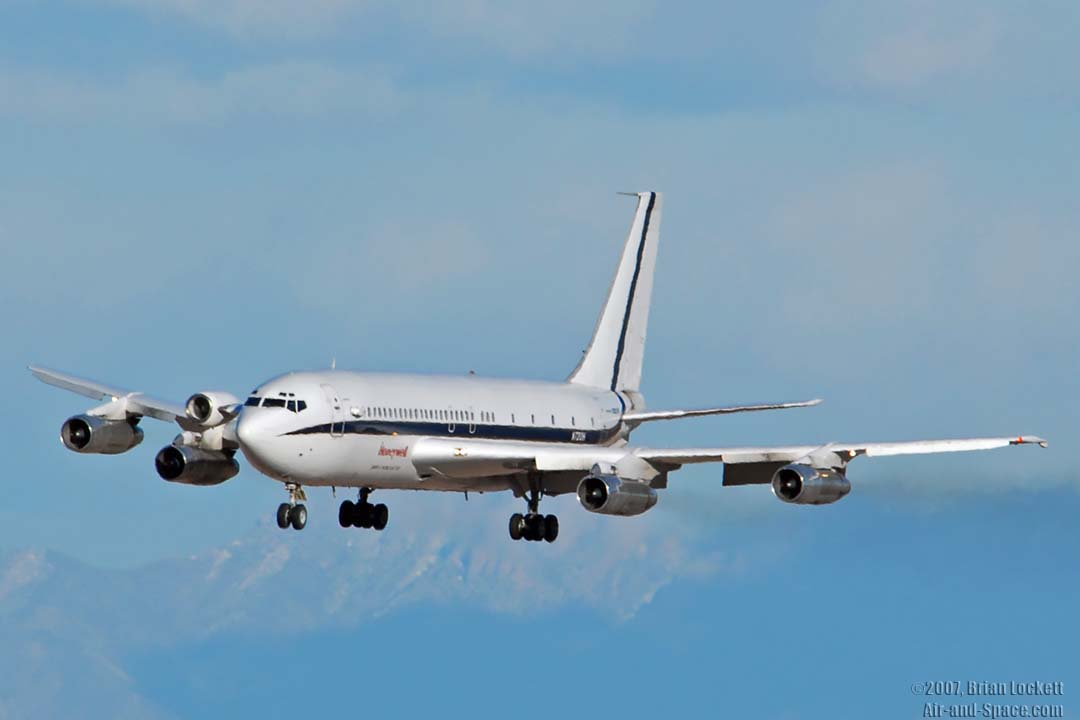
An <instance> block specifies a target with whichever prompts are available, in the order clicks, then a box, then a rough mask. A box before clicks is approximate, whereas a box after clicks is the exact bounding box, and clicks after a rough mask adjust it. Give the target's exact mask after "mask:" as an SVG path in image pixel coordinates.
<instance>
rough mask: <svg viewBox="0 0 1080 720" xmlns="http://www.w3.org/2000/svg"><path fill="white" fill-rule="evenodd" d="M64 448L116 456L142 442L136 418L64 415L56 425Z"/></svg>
mask: <svg viewBox="0 0 1080 720" xmlns="http://www.w3.org/2000/svg"><path fill="white" fill-rule="evenodd" d="M60 439H61V440H62V441H63V443H64V447H66V448H67V449H68V450H74V451H75V452H77V453H95V454H100V455H119V454H120V453H122V452H127V451H128V450H130V449H131V448H133V447H135V446H136V445H138V444H139V443H141V442H142V441H143V431H142V429H140V428H139V426H138V420H107V419H105V418H100V417H95V416H93V415H76V416H75V417H72V418H68V419H67V421H66V422H65V423H64V425H63V427H61V428H60Z"/></svg>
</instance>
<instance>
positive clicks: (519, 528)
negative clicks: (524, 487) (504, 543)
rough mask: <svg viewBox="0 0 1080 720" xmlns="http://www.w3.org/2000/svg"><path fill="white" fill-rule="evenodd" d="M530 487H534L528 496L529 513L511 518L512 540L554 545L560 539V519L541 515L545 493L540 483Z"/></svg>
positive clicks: (518, 514)
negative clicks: (541, 498)
mask: <svg viewBox="0 0 1080 720" xmlns="http://www.w3.org/2000/svg"><path fill="white" fill-rule="evenodd" d="M530 485H531V486H532V487H531V489H530V491H529V494H528V496H527V500H528V503H529V512H528V513H526V514H525V515H522V514H521V513H514V514H513V515H511V516H510V539H511V540H531V541H533V542H539V541H540V540H547V541H548V542H549V543H553V542H555V539H556V538H558V537H559V518H557V517H555V516H554V515H541V514H540V496H541V495H542V494H543V491H542V490H541V489H540V483H539V481H534V482H530Z"/></svg>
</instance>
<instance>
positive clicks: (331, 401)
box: [322, 385, 345, 438]
mask: <svg viewBox="0 0 1080 720" xmlns="http://www.w3.org/2000/svg"><path fill="white" fill-rule="evenodd" d="M322 389H323V394H324V395H325V396H326V402H327V404H328V405H330V437H336V438H337V437H341V436H342V435H344V434H345V410H344V408H343V407H342V404H341V396H340V395H338V391H337V390H335V389H334V388H333V387H332V386H330V385H323V386H322Z"/></svg>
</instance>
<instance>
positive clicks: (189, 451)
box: [154, 445, 240, 485]
mask: <svg viewBox="0 0 1080 720" xmlns="http://www.w3.org/2000/svg"><path fill="white" fill-rule="evenodd" d="M154 467H155V468H157V473H158V475H160V476H161V479H162V480H168V481H169V482H175V483H181V484H182V485H220V484H221V483H223V482H225V481H226V480H228V479H229V478H232V477H236V474H237V473H239V472H240V464H239V463H238V462H236V460H234V459H233V453H231V452H225V451H218V450H200V449H199V448H193V447H176V446H175V445H169V446H168V447H165V448H162V450H161V452H159V453H158V454H157V457H156V458H154Z"/></svg>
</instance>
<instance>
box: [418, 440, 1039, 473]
mask: <svg viewBox="0 0 1080 720" xmlns="http://www.w3.org/2000/svg"><path fill="white" fill-rule="evenodd" d="M1030 444H1036V445H1040V446H1042V447H1046V446H1047V442H1046V440H1044V439H1042V438H1040V437H1036V436H1034V435H1024V436H1012V437H997V438H969V439H961V440H915V441H908V442H872V443H828V444H826V445H785V446H776V447H732V448H681V449H680V448H675V449H657V448H642V447H638V448H635V447H628V446H623V447H597V446H588V445H570V444H565V443H534V442H507V441H498V440H472V439H469V438H443V437H427V438H423V439H421V440H420V441H419V442H418V443H416V445H415V447H414V448H413V449H412V451H411V453H410V455H411V457H412V461H413V464H414V465H415V466H416V468H417V470H418V472H420V474H421V475H424V474H438V475H443V476H446V477H456V478H469V477H492V476H497V475H507V474H514V473H523V472H529V471H537V472H561V471H571V470H573V471H584V472H588V471H589V470H591V469H592V467H593V465H595V464H598V463H600V464H606V465H610V466H614V467H616V468H617V467H620V466H623V467H626V466H628V465H630V466H632V463H628V460H629V461H633V460H638V461H644V462H646V463H648V464H649V465H651V466H653V468H655V469H656V470H658V471H665V470H674V469H677V468H678V467H680V466H682V465H686V464H690V463H706V462H718V463H724V464H725V465H754V466H757V467H758V468H764V467H765V466H769V467H771V466H774V465H776V466H778V465H783V464H787V463H793V462H800V461H802V462H810V463H821V464H822V466H828V467H832V466H835V465H846V464H847V463H848V462H850V461H851V460H852V459H854V458H857V457H860V456H863V455H865V456H867V457H884V456H888V455H920V454H931V453H946V452H966V451H973V450H992V449H994V448H1003V447H1009V446H1011V445H1030ZM748 469H749V468H748ZM773 469H775V468H773ZM768 474H769V475H770V476H771V470H770V471H769V473H768ZM750 476H751V475H745V474H736V475H735V476H734V479H732V480H731V481H728V480H727V479H725V484H728V485H732V484H745V483H757V482H765V481H764V480H760V479H759V478H760V477H764V474H763V473H757V472H754V473H752V477H753V478H754V479H752V480H751V479H739V478H747V477H750Z"/></svg>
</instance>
